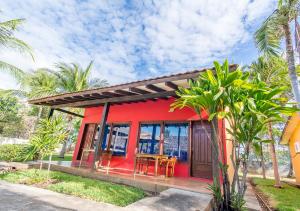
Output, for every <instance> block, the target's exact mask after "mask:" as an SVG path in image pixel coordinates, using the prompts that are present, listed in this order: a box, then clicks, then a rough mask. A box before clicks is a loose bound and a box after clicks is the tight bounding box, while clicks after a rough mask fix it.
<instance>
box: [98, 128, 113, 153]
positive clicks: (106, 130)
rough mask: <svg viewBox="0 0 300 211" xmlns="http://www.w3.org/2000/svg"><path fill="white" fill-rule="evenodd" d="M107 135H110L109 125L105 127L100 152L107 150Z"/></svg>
mask: <svg viewBox="0 0 300 211" xmlns="http://www.w3.org/2000/svg"><path fill="white" fill-rule="evenodd" d="M97 131H98V132H97V135H96V136H97V137H98V134H99V127H98V130H97ZM109 134H110V125H106V126H105V131H104V138H103V142H102V150H103V151H106V150H107V144H108V140H109Z"/></svg>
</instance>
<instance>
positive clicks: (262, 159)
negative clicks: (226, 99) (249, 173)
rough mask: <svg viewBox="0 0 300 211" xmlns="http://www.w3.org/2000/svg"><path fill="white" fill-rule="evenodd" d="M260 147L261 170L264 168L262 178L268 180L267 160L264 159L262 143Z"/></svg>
mask: <svg viewBox="0 0 300 211" xmlns="http://www.w3.org/2000/svg"><path fill="white" fill-rule="evenodd" d="M260 146H261V168H262V176H263V178H264V179H266V166H265V158H264V153H263V147H262V143H261V144H260Z"/></svg>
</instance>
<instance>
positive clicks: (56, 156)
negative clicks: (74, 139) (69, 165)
mask: <svg viewBox="0 0 300 211" xmlns="http://www.w3.org/2000/svg"><path fill="white" fill-rule="evenodd" d="M72 157H73V154H65V157H64V158H59V157H58V154H54V155H52V161H72ZM43 160H49V156H47V157H44V159H43Z"/></svg>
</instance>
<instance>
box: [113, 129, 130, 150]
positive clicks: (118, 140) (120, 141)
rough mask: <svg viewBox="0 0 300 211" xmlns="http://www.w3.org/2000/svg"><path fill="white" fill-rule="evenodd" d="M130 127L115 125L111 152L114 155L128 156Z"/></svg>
mask: <svg viewBox="0 0 300 211" xmlns="http://www.w3.org/2000/svg"><path fill="white" fill-rule="evenodd" d="M128 134H129V125H113V129H112V136H111V144H110V151H111V152H113V155H126V147H127V143H128Z"/></svg>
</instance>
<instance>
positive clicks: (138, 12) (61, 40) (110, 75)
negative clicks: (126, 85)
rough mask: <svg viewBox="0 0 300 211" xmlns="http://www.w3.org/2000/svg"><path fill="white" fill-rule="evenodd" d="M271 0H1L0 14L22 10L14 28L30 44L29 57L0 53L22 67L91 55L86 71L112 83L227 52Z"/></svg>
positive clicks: (83, 60)
mask: <svg viewBox="0 0 300 211" xmlns="http://www.w3.org/2000/svg"><path fill="white" fill-rule="evenodd" d="M274 6H276V4H275V3H274V0H242V1H240V0H201V1H176V0H173V1H155V2H154V3H150V2H147V3H142V2H141V1H135V2H132V3H127V5H125V3H123V2H121V1H120V2H118V1H96V0H94V1H92V0H90V1H82V2H80V1H73V0H68V1H63V0H43V1H37V0H27V1H22V0H15V1H10V0H2V1H1V2H0V9H1V10H2V11H3V13H2V14H0V17H1V20H5V19H8V18H26V20H27V21H26V23H25V24H24V26H23V27H22V29H21V30H20V31H19V32H18V33H17V34H16V35H17V36H18V37H19V38H21V39H23V40H24V41H26V42H27V43H28V44H30V45H31V46H32V47H33V49H34V50H35V62H33V61H32V60H31V59H30V58H29V57H24V56H20V55H19V54H17V53H15V52H12V51H11V50H7V49H2V51H1V54H0V59H3V60H5V61H8V62H11V63H12V64H15V65H17V66H19V67H21V68H23V69H29V68H38V67H52V66H53V64H54V63H57V62H60V61H64V62H78V63H80V64H81V65H83V66H84V65H87V64H88V63H89V61H90V60H94V72H93V76H94V77H102V78H106V79H107V80H109V81H110V83H112V84H113V83H121V82H126V81H132V80H136V79H141V78H146V77H150V76H158V75H160V74H167V73H171V72H172V73H173V72H178V71H185V70H187V69H194V68H199V67H201V66H207V65H209V64H210V63H211V62H212V61H213V60H214V59H221V58H224V57H228V56H230V54H231V53H232V52H233V50H234V49H235V48H236V47H237V46H238V45H240V44H241V43H245V42H251V41H252V40H251V37H252V36H251V34H250V32H249V31H251V29H252V30H253V25H254V23H255V22H257V21H258V20H260V21H261V19H262V18H263V17H265V16H266V15H267V14H269V13H270V12H271V11H272V10H273V9H274ZM2 17H3V18H2ZM3 52H4V53H3ZM0 77H1V78H2V75H0ZM0 87H1V88H6V87H7V84H4V85H3V83H1V84H0Z"/></svg>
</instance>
